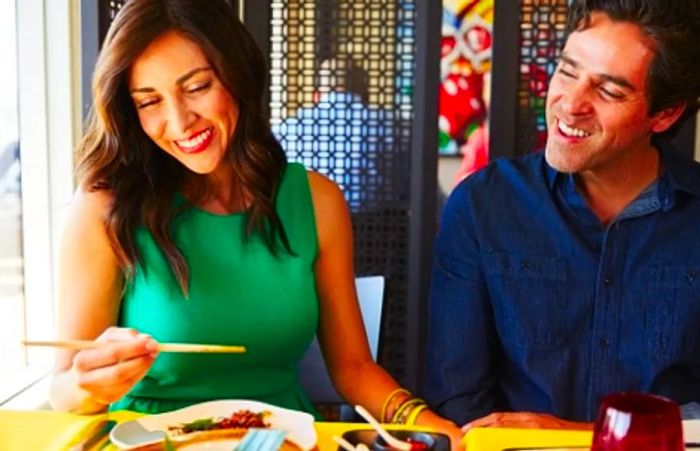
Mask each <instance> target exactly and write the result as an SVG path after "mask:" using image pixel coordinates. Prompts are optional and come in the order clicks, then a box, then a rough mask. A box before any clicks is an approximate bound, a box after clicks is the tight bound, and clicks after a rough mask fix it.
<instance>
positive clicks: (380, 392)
mask: <svg viewBox="0 0 700 451" xmlns="http://www.w3.org/2000/svg"><path fill="white" fill-rule="evenodd" d="M309 183H310V185H311V192H312V197H313V204H314V212H315V217H316V227H317V230H318V242H319V250H318V257H317V259H316V263H315V268H314V269H315V275H316V289H317V292H318V295H319V330H318V338H319V343H320V345H321V349H322V350H323V355H324V359H325V361H326V366H327V367H328V371H329V373H330V375H331V379H332V380H333V384H334V385H335V387H336V389H337V390H338V392H339V393H340V395H341V396H342V397H343V398H344V399H345V400H346V401H347V402H348V403H350V404H361V405H362V406H364V407H365V408H366V409H367V410H369V411H370V412H371V413H372V414H373V415H374V416H375V417H376V418H380V416H381V410H382V406H383V403H384V401H385V400H386V399H387V397H388V396H389V395H390V394H391V393H392V392H394V391H395V390H396V389H397V388H399V385H398V384H397V383H396V381H395V380H394V379H393V378H392V377H391V376H390V375H389V374H388V373H387V372H386V371H385V370H384V369H383V368H382V367H380V366H379V365H377V364H376V363H375V362H374V361H373V360H372V356H371V354H370V350H369V345H368V343H367V337H366V333H365V329H364V322H363V320H362V314H361V312H360V307H359V304H358V302H357V294H356V293H355V273H354V269H353V239H352V224H351V220H350V213H349V211H348V208H347V205H346V203H345V199H344V198H343V193H342V192H341V191H340V189H339V188H338V187H337V186H336V185H335V183H333V182H332V181H330V180H329V179H327V178H326V177H324V176H322V175H319V174H317V173H313V172H310V173H309ZM348 344H350V345H348ZM358 381H362V382H361V383H358ZM397 398H398V397H397ZM417 423H419V424H424V425H427V426H433V427H436V428H439V429H441V430H442V431H444V432H447V433H449V434H450V435H451V437H452V441H453V445H456V443H455V441H457V442H458V441H459V439H460V438H461V433H460V431H459V429H458V428H457V427H456V426H455V425H454V423H451V422H449V421H447V420H444V419H442V418H441V417H439V416H437V415H436V414H434V413H433V412H430V411H428V410H425V411H423V412H422V413H421V414H420V416H419V417H418V421H417ZM455 449H456V448H455Z"/></svg>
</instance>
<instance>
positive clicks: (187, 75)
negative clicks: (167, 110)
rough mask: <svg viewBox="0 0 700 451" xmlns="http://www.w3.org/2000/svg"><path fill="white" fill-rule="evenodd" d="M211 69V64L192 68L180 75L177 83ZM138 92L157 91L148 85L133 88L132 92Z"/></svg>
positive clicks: (179, 83)
mask: <svg viewBox="0 0 700 451" xmlns="http://www.w3.org/2000/svg"><path fill="white" fill-rule="evenodd" d="M210 70H211V67H209V66H203V67H197V68H195V69H192V70H191V71H189V72H187V73H186V74H184V75H182V76H180V77H178V79H177V80H175V83H176V84H178V85H181V84H183V83H184V82H186V81H187V80H188V79H190V78H191V77H193V76H195V75H197V74H198V73H200V72H206V71H210ZM137 92H146V93H149V92H155V88H151V87H149V86H146V87H143V88H135V89H132V90H131V93H132V94H133V93H137Z"/></svg>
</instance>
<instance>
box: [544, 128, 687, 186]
mask: <svg viewBox="0 0 700 451" xmlns="http://www.w3.org/2000/svg"><path fill="white" fill-rule="evenodd" d="M652 143H653V144H654V147H656V149H657V150H658V151H659V157H660V158H661V161H662V162H663V164H664V174H663V176H662V177H661V180H662V183H661V185H660V189H662V190H666V193H663V192H662V193H661V196H662V197H664V195H665V194H671V193H672V192H675V191H679V190H680V191H685V192H687V193H690V194H691V195H693V196H695V197H700V164H698V163H695V162H689V161H688V160H686V159H681V158H679V157H677V156H676V155H678V150H677V149H676V148H675V146H674V145H673V143H671V142H669V141H667V140H665V139H663V138H660V137H655V138H654V139H653V140H652ZM542 162H543V164H544V166H545V171H546V177H547V186H548V187H549V188H550V189H553V188H554V187H555V185H556V183H557V181H558V180H560V179H562V180H564V179H566V178H567V176H568V177H571V174H565V173H562V172H559V171H557V170H556V169H554V168H553V167H551V166H550V165H549V163H547V159H546V158H545V157H544V152H542Z"/></svg>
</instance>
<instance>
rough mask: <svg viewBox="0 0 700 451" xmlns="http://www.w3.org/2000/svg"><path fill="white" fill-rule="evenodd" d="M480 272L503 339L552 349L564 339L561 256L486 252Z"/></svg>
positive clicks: (564, 309)
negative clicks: (483, 276)
mask: <svg viewBox="0 0 700 451" xmlns="http://www.w3.org/2000/svg"><path fill="white" fill-rule="evenodd" d="M484 274H485V275H486V278H487V281H488V287H489V294H490V297H491V302H492V305H493V309H494V317H495V319H496V328H497V330H498V333H499V335H500V337H501V339H502V340H503V342H504V343H508V344H510V345H515V346H518V347H521V348H522V347H524V348H529V349H537V350H555V349H558V348H560V347H561V346H562V345H563V344H564V343H565V341H566V324H565V319H566V311H567V308H568V303H567V296H566V279H567V277H566V261H565V260H564V259H563V258H560V257H550V256H541V255H526V254H508V253H503V252H490V253H487V254H485V257H484Z"/></svg>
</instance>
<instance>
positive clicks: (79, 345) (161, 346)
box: [22, 340, 246, 354]
mask: <svg viewBox="0 0 700 451" xmlns="http://www.w3.org/2000/svg"><path fill="white" fill-rule="evenodd" d="M113 343H114V342H109V341H92V340H64V341H22V344H23V345H24V346H49V347H52V348H67V349H75V350H80V349H96V348H100V347H102V346H109V345H110V344H113ZM158 352H206V353H233V354H243V353H245V352H246V349H245V346H224V345H205V344H192V343H158Z"/></svg>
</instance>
